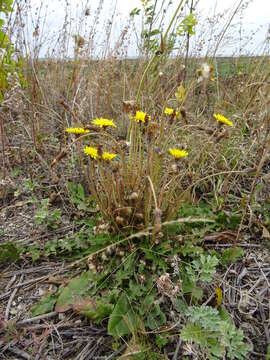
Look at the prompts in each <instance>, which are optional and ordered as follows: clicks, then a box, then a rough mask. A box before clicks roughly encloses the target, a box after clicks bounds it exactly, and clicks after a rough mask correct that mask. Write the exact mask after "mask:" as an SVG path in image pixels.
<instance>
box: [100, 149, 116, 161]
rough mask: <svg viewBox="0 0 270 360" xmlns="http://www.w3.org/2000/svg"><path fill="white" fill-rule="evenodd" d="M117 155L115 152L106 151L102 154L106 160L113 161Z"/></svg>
mask: <svg viewBox="0 0 270 360" xmlns="http://www.w3.org/2000/svg"><path fill="white" fill-rule="evenodd" d="M116 156H117V155H116V154H113V153H109V152H106V151H104V153H103V154H102V159H103V160H106V161H111V160H112V159H114V158H115V157H116Z"/></svg>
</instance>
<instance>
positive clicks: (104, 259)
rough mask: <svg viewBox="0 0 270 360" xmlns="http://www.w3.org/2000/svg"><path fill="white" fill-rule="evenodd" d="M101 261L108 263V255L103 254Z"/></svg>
mask: <svg viewBox="0 0 270 360" xmlns="http://www.w3.org/2000/svg"><path fill="white" fill-rule="evenodd" d="M101 259H102V260H103V261H107V260H108V258H107V255H106V254H104V253H103V254H102V255H101Z"/></svg>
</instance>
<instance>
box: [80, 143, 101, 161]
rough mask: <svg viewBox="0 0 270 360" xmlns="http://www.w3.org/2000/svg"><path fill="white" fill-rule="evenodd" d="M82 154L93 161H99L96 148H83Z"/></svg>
mask: <svg viewBox="0 0 270 360" xmlns="http://www.w3.org/2000/svg"><path fill="white" fill-rule="evenodd" d="M84 153H85V154H86V155H89V156H90V157H91V158H92V159H94V160H97V159H99V156H98V150H97V148H94V147H92V146H85V148H84Z"/></svg>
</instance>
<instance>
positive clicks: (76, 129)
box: [65, 128, 89, 135]
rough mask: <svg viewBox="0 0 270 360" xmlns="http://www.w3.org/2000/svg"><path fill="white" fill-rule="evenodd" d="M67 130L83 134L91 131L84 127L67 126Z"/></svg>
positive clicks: (71, 132)
mask: <svg viewBox="0 0 270 360" xmlns="http://www.w3.org/2000/svg"><path fill="white" fill-rule="evenodd" d="M65 132H67V133H70V134H75V135H81V134H87V133H89V130H88V129H84V128H66V129H65Z"/></svg>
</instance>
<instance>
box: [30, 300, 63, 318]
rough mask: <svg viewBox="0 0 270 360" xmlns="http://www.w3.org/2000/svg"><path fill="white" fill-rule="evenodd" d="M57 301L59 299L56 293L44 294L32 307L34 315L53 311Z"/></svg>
mask: <svg viewBox="0 0 270 360" xmlns="http://www.w3.org/2000/svg"><path fill="white" fill-rule="evenodd" d="M56 301H57V296H56V295H47V296H44V297H43V298H42V299H41V300H40V301H39V302H38V303H37V304H36V305H34V306H32V308H31V314H32V316H38V315H42V314H47V313H49V312H51V311H53V308H54V305H55V303H56Z"/></svg>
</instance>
